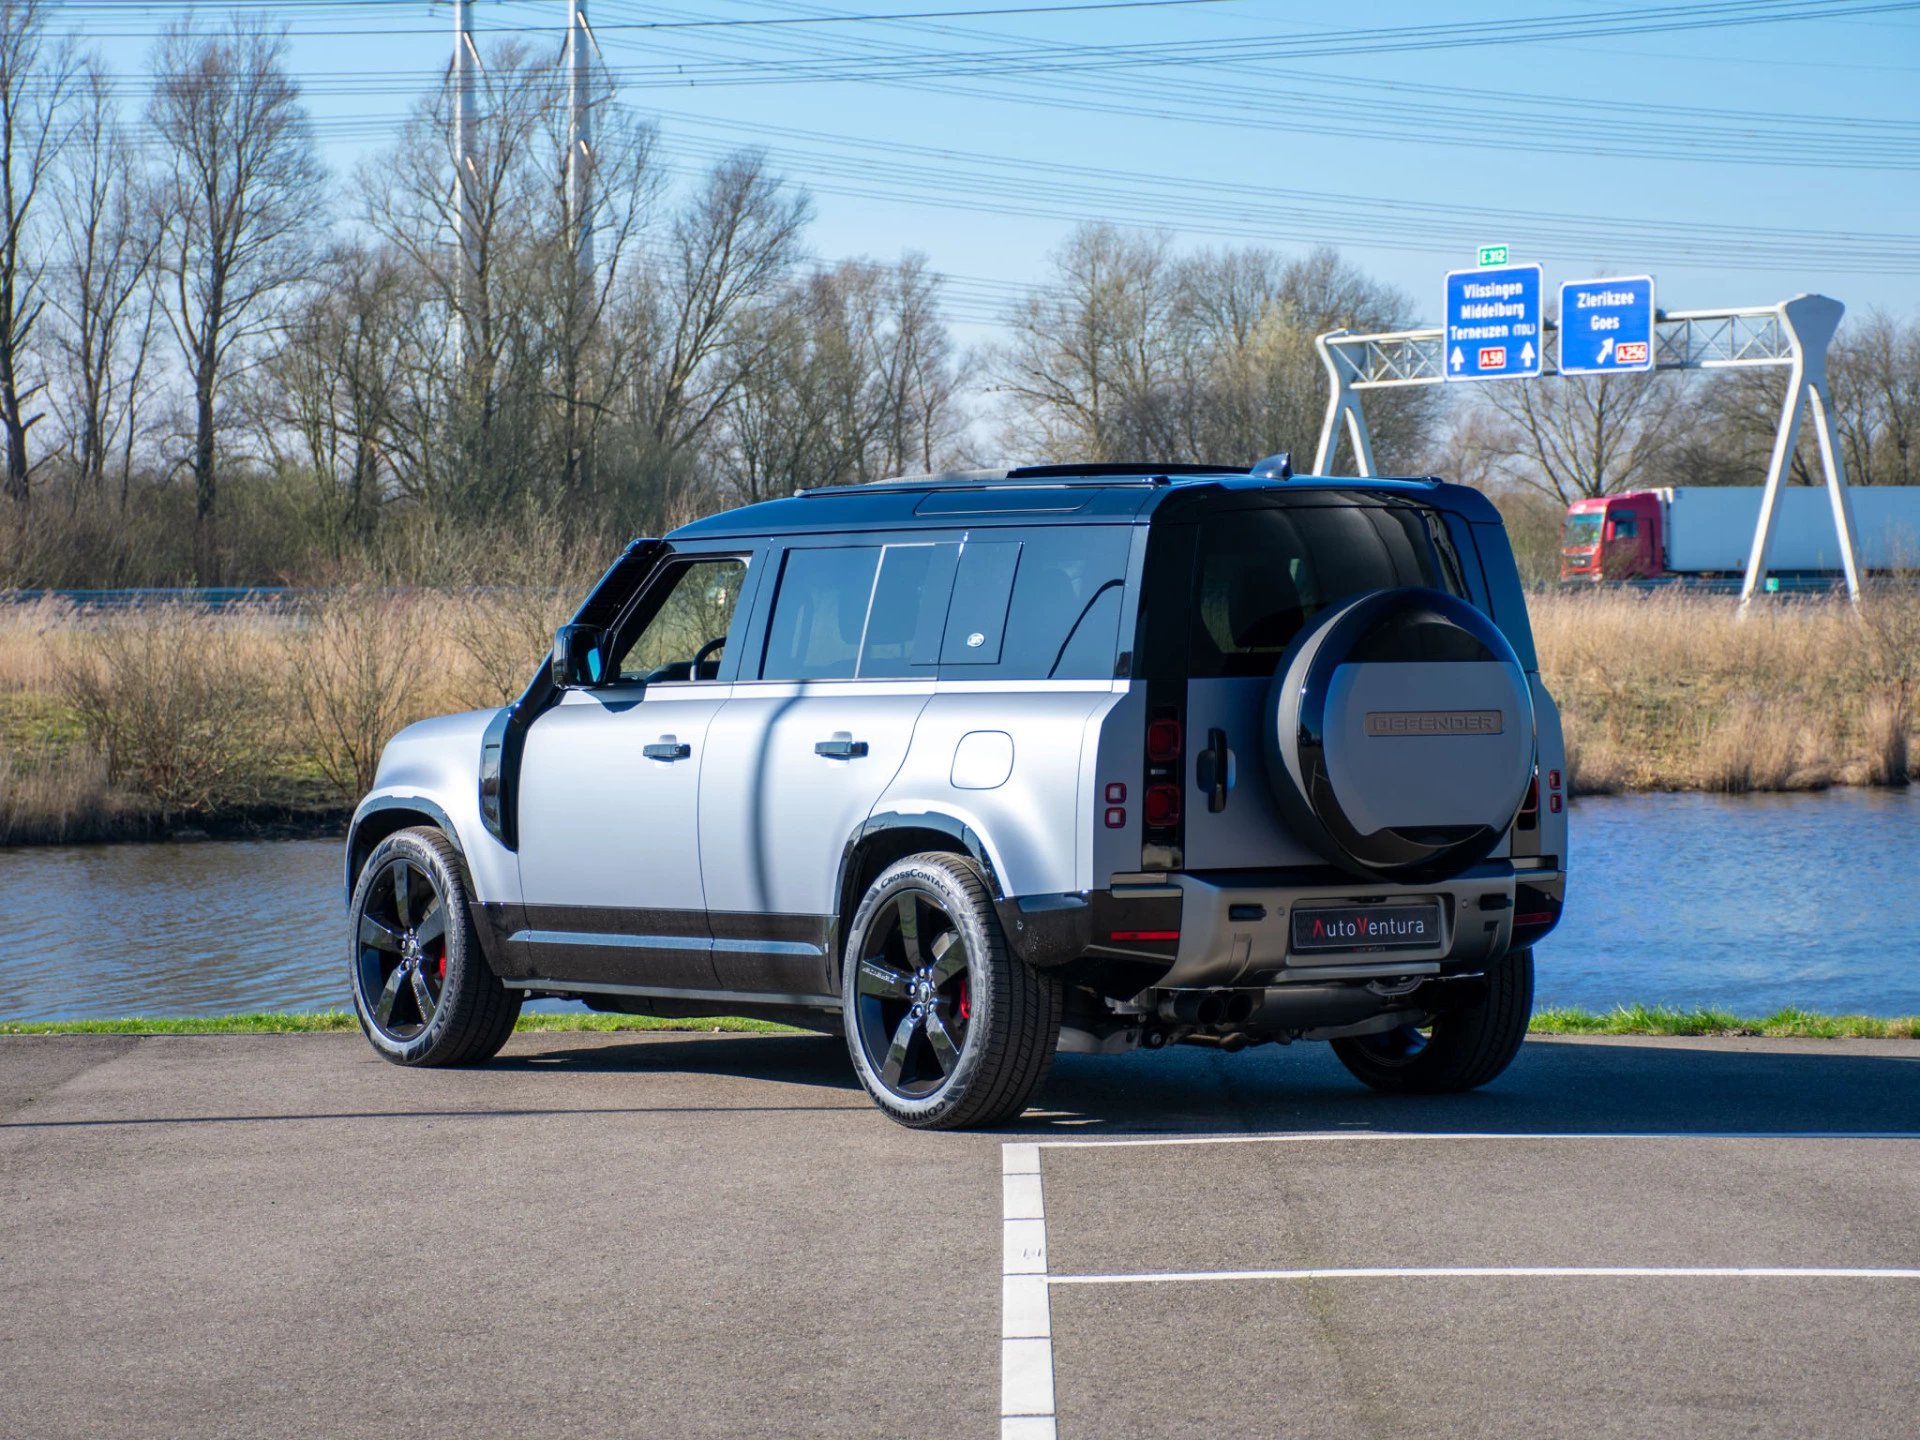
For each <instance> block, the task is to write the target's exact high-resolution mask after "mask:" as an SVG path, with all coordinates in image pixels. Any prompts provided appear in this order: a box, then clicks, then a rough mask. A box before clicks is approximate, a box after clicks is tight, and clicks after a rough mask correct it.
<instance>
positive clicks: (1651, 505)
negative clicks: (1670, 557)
mask: <svg viewBox="0 0 1920 1440" xmlns="http://www.w3.org/2000/svg"><path fill="white" fill-rule="evenodd" d="M1665 554H1666V550H1665V547H1664V546H1663V545H1662V544H1661V536H1660V497H1659V496H1658V495H1655V494H1654V493H1653V492H1652V491H1649V490H1639V491H1634V492H1632V493H1629V494H1625V495H1601V496H1597V497H1595V498H1594V499H1591V500H1576V501H1574V502H1573V503H1572V504H1571V505H1569V506H1568V507H1567V520H1566V531H1565V533H1564V534H1563V535H1562V536H1561V540H1560V578H1561V579H1562V580H1563V581H1576V580H1584V581H1588V582H1598V581H1602V580H1643V579H1652V578H1653V577H1655V576H1658V575H1662V574H1664V573H1665V572H1666V562H1665V560H1664V558H1663V557H1664V556H1665Z"/></svg>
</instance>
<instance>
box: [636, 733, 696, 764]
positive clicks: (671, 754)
mask: <svg viewBox="0 0 1920 1440" xmlns="http://www.w3.org/2000/svg"><path fill="white" fill-rule="evenodd" d="M640 753H641V754H643V755H645V756H646V757H647V759H649V760H684V759H686V758H687V757H688V756H689V755H691V754H693V746H691V745H689V744H687V743H686V742H685V741H678V742H676V741H675V740H674V738H673V737H672V736H671V735H663V736H661V737H660V743H659V744H657V745H648V746H646V747H645V748H644V749H642V750H641V752H640Z"/></svg>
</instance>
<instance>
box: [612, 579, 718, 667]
mask: <svg viewBox="0 0 1920 1440" xmlns="http://www.w3.org/2000/svg"><path fill="white" fill-rule="evenodd" d="M746 577H747V566H746V562H745V561H744V560H741V559H739V558H738V557H737V556H732V555H728V556H724V557H719V558H715V559H712V560H690V561H687V562H685V563H683V564H680V565H677V566H675V567H674V571H673V573H672V574H671V575H670V576H669V577H668V579H669V584H670V586H671V588H669V589H668V590H667V592H666V595H665V597H664V598H662V599H661V600H660V602H659V604H658V605H656V606H655V607H654V609H653V613H652V614H651V615H650V616H648V617H647V618H646V619H645V621H643V622H642V623H641V625H640V627H639V629H638V631H637V633H635V634H634V635H633V636H632V638H631V639H630V640H628V641H627V644H626V650H625V653H624V654H623V655H622V656H621V657H620V662H619V675H620V678H621V679H622V680H646V681H650V682H652V683H654V684H663V683H671V682H674V681H685V680H711V679H713V678H714V676H715V675H717V674H718V673H719V671H720V657H721V654H722V653H723V651H724V650H725V647H726V640H727V632H728V631H729V630H731V629H732V627H733V618H734V612H735V610H736V609H737V608H738V606H739V604H740V588H741V585H742V584H743V583H744V581H745V580H746Z"/></svg>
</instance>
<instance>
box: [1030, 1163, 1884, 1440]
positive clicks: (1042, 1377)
mask: <svg viewBox="0 0 1920 1440" xmlns="http://www.w3.org/2000/svg"><path fill="white" fill-rule="evenodd" d="M1338 1140H1400V1141H1411V1140H1536V1141H1538V1140H1906V1141H1912V1140H1920V1131H1913V1130H1890V1131H1872V1132H1861V1131H1846V1130H1780V1131H1688V1132H1676V1131H1595V1132H1580V1131H1566V1132H1562V1133H1557V1134H1542V1133H1520V1134H1515V1133H1511V1132H1499V1131H1481V1132H1452V1131H1394V1130H1343V1131H1335V1132H1332V1133H1326V1132H1296V1133H1292V1134H1285V1135H1167V1136H1156V1137H1144V1136H1142V1137H1136V1138H1131V1139H1112V1140H1106V1139H1078V1138H1076V1139H1070V1140H1036V1141H1021V1142H1017V1143H1009V1144H1006V1145H1002V1146H1001V1147H1000V1174H1001V1181H1000V1207H1001V1219H1000V1225H1001V1275H1000V1440H1058V1435H1059V1431H1058V1424H1057V1421H1056V1416H1055V1412H1054V1398H1053V1319H1052V1306H1051V1304H1050V1301H1049V1298H1048V1297H1049V1294H1050V1292H1051V1290H1052V1288H1053V1287H1054V1286H1055V1285H1140V1284H1156V1283H1157V1284H1167V1283H1180V1282H1206V1281H1217V1280H1402V1279H1417V1280H1438V1279H1633V1280H1641V1279H1741V1280H1920V1269H1847V1268H1839V1267H1787V1266H1686V1267H1682V1266H1656V1265H1612V1266H1590V1265H1589V1266H1575V1265H1499V1266H1452V1267H1443V1266H1402V1267H1370V1268H1348V1269H1317V1270H1181V1271H1166V1272H1161V1273H1158V1274H1140V1275H1049V1274H1048V1273H1047V1220H1046V1205H1045V1198H1044V1195H1043V1193H1042V1189H1041V1180H1040V1152H1041V1151H1042V1150H1043V1149H1045V1150H1090V1149H1121V1148H1134V1149H1144V1148H1148V1147H1153V1146H1174V1145H1275V1144H1324V1143H1326V1142H1328V1141H1338Z"/></svg>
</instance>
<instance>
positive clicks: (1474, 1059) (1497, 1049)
mask: <svg viewBox="0 0 1920 1440" xmlns="http://www.w3.org/2000/svg"><path fill="white" fill-rule="evenodd" d="M1532 1018H1533V951H1531V950H1516V951H1514V952H1513V953H1512V954H1510V955H1508V956H1506V957H1505V958H1504V959H1502V960H1501V961H1500V962H1499V963H1498V964H1496V965H1492V966H1489V967H1488V969H1487V998H1486V1001H1485V1003H1484V1004H1481V1005H1479V1006H1476V1007H1475V1008H1473V1009H1471V1010H1454V1011H1449V1012H1447V1013H1445V1014H1442V1015H1436V1016H1435V1017H1434V1019H1433V1024H1432V1025H1431V1026H1429V1027H1427V1029H1425V1030H1424V1031H1423V1030H1420V1029H1416V1028H1415V1027H1413V1026H1406V1027H1404V1028H1402V1029H1400V1030H1393V1031H1388V1032H1387V1033H1385V1034H1382V1035H1360V1036H1355V1037H1353V1038H1351V1039H1347V1040H1335V1041H1334V1042H1333V1053H1334V1054H1336V1055H1338V1056H1339V1057H1340V1063H1341V1064H1342V1065H1345V1066H1346V1067H1347V1069H1348V1070H1350V1071H1352V1072H1353V1074H1354V1076H1355V1077H1356V1078H1358V1079H1360V1080H1364V1081H1365V1082H1366V1083H1367V1084H1369V1085H1371V1086H1372V1087H1373V1088H1374V1089H1376V1090H1384V1091H1387V1092H1388V1093H1390V1094H1394V1095H1445V1094H1451V1093H1454V1092H1456V1091H1460V1090H1477V1089H1478V1088H1479V1087H1480V1086H1482V1085H1485V1084H1486V1083H1487V1082H1488V1081H1489V1080H1492V1079H1493V1078H1494V1077H1495V1076H1497V1075H1498V1074H1499V1073H1500V1072H1501V1071H1503V1070H1505V1069H1506V1068H1507V1066H1508V1065H1510V1064H1512V1063H1513V1057H1514V1056H1515V1055H1517V1054H1519V1053H1520V1044H1521V1042H1522V1041H1524V1040H1525V1039H1526V1038H1527V1023H1528V1022H1529V1021H1530V1020H1531V1019H1532Z"/></svg>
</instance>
